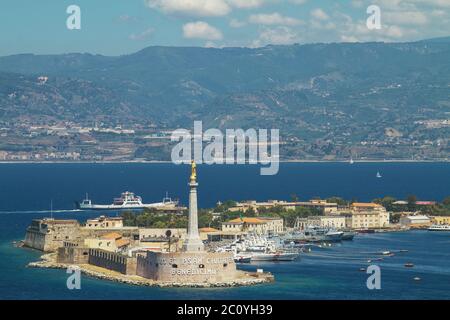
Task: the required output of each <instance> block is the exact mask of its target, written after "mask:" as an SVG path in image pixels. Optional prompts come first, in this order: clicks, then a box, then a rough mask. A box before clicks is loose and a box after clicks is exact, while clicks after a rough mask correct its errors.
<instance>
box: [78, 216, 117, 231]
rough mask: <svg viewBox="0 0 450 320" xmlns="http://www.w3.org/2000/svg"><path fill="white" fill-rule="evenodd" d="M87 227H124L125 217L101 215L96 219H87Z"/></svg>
mask: <svg viewBox="0 0 450 320" xmlns="http://www.w3.org/2000/svg"><path fill="white" fill-rule="evenodd" d="M85 228H89V229H101V228H103V229H114V228H123V218H122V217H106V216H100V217H98V218H95V219H88V220H87V221H86V224H85Z"/></svg>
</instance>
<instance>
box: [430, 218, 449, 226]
mask: <svg viewBox="0 0 450 320" xmlns="http://www.w3.org/2000/svg"><path fill="white" fill-rule="evenodd" d="M430 218H431V222H432V223H433V224H439V225H450V216H432V217H430Z"/></svg>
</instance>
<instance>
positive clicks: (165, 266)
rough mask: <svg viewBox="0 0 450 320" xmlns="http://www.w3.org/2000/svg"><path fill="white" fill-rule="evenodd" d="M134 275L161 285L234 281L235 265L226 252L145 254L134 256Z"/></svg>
mask: <svg viewBox="0 0 450 320" xmlns="http://www.w3.org/2000/svg"><path fill="white" fill-rule="evenodd" d="M136 274H137V275H139V276H141V277H144V278H148V279H152V280H155V281H161V282H175V283H204V282H207V283H213V282H226V281H232V280H233V279H235V278H236V264H235V263H234V259H233V255H232V254H231V253H228V252H223V253H222V252H221V253H212V252H174V253H161V252H147V254H146V255H139V256H138V257H137V269H136Z"/></svg>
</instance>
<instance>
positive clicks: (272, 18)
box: [248, 12, 302, 26]
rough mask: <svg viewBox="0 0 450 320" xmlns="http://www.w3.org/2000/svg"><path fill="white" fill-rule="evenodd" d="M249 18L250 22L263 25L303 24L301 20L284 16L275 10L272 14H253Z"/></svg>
mask: <svg viewBox="0 0 450 320" xmlns="http://www.w3.org/2000/svg"><path fill="white" fill-rule="evenodd" d="M248 20H249V22H250V23H254V24H263V25H284V26H296V25H299V24H302V21H301V20H299V19H295V18H291V17H286V16H282V15H281V14H279V13H278V12H274V13H271V14H263V13H261V14H252V15H251V16H250V17H249V19H248Z"/></svg>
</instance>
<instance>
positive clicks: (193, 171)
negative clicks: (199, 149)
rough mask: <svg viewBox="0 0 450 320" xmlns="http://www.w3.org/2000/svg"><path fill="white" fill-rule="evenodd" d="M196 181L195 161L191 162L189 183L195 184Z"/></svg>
mask: <svg viewBox="0 0 450 320" xmlns="http://www.w3.org/2000/svg"><path fill="white" fill-rule="evenodd" d="M196 181H197V165H196V164H195V161H194V160H192V162H191V183H195V182H196Z"/></svg>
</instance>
